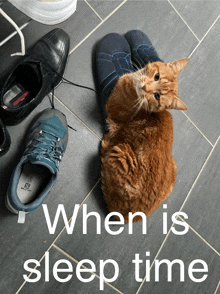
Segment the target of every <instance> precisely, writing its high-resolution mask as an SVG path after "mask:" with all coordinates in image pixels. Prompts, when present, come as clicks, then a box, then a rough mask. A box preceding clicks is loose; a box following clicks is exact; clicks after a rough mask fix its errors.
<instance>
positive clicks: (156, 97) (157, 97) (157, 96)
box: [154, 92, 160, 100]
mask: <svg viewBox="0 0 220 294" xmlns="http://www.w3.org/2000/svg"><path fill="white" fill-rule="evenodd" d="M154 97H155V99H157V100H160V94H159V93H158V92H157V93H154Z"/></svg>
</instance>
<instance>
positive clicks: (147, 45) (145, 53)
mask: <svg viewBox="0 0 220 294" xmlns="http://www.w3.org/2000/svg"><path fill="white" fill-rule="evenodd" d="M125 38H126V40H127V41H128V43H129V45H130V48H131V59H132V62H133V63H134V64H135V65H136V68H135V69H141V68H143V67H145V65H146V64H147V63H149V62H157V61H160V62H163V60H161V59H160V57H159V56H158V54H157V52H156V50H155V48H154V46H153V45H152V43H151V41H150V40H149V38H148V37H147V35H146V34H145V33H143V32H141V31H139V30H132V31H129V32H127V33H126V34H125Z"/></svg>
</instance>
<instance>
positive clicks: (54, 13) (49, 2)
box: [8, 0, 77, 25]
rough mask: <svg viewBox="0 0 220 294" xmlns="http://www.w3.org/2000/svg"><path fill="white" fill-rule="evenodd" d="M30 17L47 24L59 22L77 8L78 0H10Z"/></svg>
mask: <svg viewBox="0 0 220 294" xmlns="http://www.w3.org/2000/svg"><path fill="white" fill-rule="evenodd" d="M8 1H9V2H10V3H11V4H12V5H14V6H15V7H16V8H17V9H19V10H20V11H21V12H23V13H25V14H26V15H27V16H29V17H30V18H32V19H34V20H36V21H38V22H41V23H43V24H47V25H55V24H59V23H61V22H63V21H65V20H66V19H68V18H69V17H70V16H71V15H72V14H73V13H74V11H75V10H76V2H77V0H8Z"/></svg>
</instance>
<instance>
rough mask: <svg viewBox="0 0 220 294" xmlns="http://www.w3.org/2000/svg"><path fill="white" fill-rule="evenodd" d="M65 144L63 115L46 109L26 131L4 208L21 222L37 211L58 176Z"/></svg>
mask: <svg viewBox="0 0 220 294" xmlns="http://www.w3.org/2000/svg"><path fill="white" fill-rule="evenodd" d="M67 142H68V125H67V121H66V117H65V115H64V114H63V113H61V112H60V111H59V110H56V109H46V110H44V111H42V112H41V113H40V115H39V116H38V117H37V119H36V121H35V122H34V124H33V125H32V126H31V128H30V132H29V135H28V138H27V144H26V150H25V152H24V154H23V157H22V158H21V160H20V162H19V163H18V165H17V166H16V168H15V170H14V171H13V173H12V176H11V179H10V184H9V188H8V193H7V198H6V207H7V208H8V209H9V210H10V211H11V212H13V213H16V214H18V222H19V223H24V221H25V213H27V212H30V211H32V210H35V209H36V208H38V207H39V206H40V205H41V204H42V202H43V201H44V199H45V198H46V197H47V195H48V193H49V192H50V190H51V188H52V187H53V185H54V184H55V182H56V180H57V176H58V170H59V162H60V161H61V158H62V157H63V154H64V151H65V149H66V146H67Z"/></svg>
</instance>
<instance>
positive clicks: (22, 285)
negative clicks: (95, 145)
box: [15, 178, 101, 294]
mask: <svg viewBox="0 0 220 294" xmlns="http://www.w3.org/2000/svg"><path fill="white" fill-rule="evenodd" d="M100 180H101V178H99V179H98V181H97V182H96V183H95V185H94V186H93V187H92V189H91V190H90V191H89V193H88V194H87V195H86V197H85V198H84V199H83V201H82V203H81V204H80V206H79V209H80V208H81V206H82V205H83V203H84V202H85V201H86V199H87V198H88V197H89V195H90V194H91V193H92V191H93V190H94V189H95V188H96V186H97V185H98V183H99V182H100ZM71 219H72V217H71V218H70V219H69V221H68V223H69V222H70V221H71ZM65 228H66V227H65V226H64V227H63V229H62V230H61V231H60V233H59V234H58V235H57V237H56V238H55V239H54V241H53V242H52V243H51V245H50V246H49V247H48V249H47V250H46V252H48V251H49V250H50V249H51V247H52V246H53V245H54V243H55V242H56V241H57V239H58V238H59V237H60V236H61V234H62V233H63V231H64V230H65ZM44 257H45V253H44V254H43V256H42V257H41V259H40V260H39V263H41V262H42V260H43V259H44ZM36 268H37V266H35V267H34V269H36ZM31 275H32V272H31V273H30V274H29V275H28V278H29V277H30V276H31ZM25 284H26V281H24V282H23V283H22V284H21V286H20V288H19V289H18V290H17V292H16V293H15V294H18V293H19V292H20V291H21V289H22V288H23V287H24V285H25Z"/></svg>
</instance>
